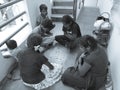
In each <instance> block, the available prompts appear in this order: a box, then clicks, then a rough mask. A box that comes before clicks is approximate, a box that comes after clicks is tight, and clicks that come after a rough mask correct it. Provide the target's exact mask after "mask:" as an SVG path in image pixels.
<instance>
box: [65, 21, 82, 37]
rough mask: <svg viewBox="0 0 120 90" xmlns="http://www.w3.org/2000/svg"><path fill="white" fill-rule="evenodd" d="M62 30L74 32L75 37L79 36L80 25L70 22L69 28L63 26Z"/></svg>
mask: <svg viewBox="0 0 120 90" xmlns="http://www.w3.org/2000/svg"><path fill="white" fill-rule="evenodd" d="M63 31H64V32H66V33H70V34H75V35H76V36H77V37H81V31H80V27H79V25H78V24H77V23H72V25H71V27H70V29H67V28H65V27H64V26H63Z"/></svg>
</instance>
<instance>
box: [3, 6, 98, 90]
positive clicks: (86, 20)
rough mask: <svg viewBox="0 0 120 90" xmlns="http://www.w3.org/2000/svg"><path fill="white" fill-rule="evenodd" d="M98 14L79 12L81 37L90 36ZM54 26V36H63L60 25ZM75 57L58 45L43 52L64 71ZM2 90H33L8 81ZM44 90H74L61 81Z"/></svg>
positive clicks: (92, 9) (92, 11)
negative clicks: (60, 65)
mask: <svg viewBox="0 0 120 90" xmlns="http://www.w3.org/2000/svg"><path fill="white" fill-rule="evenodd" d="M98 12H99V11H98V9H95V8H90V7H89V8H88V7H85V8H83V11H82V12H81V14H80V16H79V18H78V20H77V23H78V24H79V25H80V28H81V32H82V35H85V34H90V35H92V33H91V32H92V30H93V23H94V21H95V19H96V17H97V15H98ZM55 24H56V27H55V29H54V30H53V31H52V32H54V36H55V35H59V34H63V32H62V23H55ZM76 55H77V53H76V52H73V53H70V51H69V50H68V49H67V48H65V47H63V46H61V45H59V44H57V45H56V46H55V47H52V48H51V49H49V50H48V51H46V52H45V56H46V57H48V59H49V60H50V62H56V63H60V64H62V65H63V67H64V70H65V69H66V68H67V67H69V66H72V65H74V62H75V58H76ZM15 74H16V76H17V77H19V70H16V73H15ZM2 90H33V89H32V88H29V87H26V86H24V85H23V84H22V82H21V80H17V81H8V82H7V83H6V85H5V86H4V88H3V89H2ZM44 90H75V89H73V88H71V87H68V86H65V85H63V84H62V82H61V81H59V82H58V83H56V84H54V85H53V86H51V87H49V88H47V89H44Z"/></svg>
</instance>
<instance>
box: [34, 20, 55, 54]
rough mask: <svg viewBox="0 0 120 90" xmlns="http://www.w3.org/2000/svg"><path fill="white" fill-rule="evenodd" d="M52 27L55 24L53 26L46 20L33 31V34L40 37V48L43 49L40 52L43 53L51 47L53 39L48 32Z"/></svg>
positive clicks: (53, 25)
mask: <svg viewBox="0 0 120 90" xmlns="http://www.w3.org/2000/svg"><path fill="white" fill-rule="evenodd" d="M54 27H55V24H53V22H52V20H50V19H46V20H44V21H43V22H42V23H41V24H40V25H39V26H37V27H36V28H35V29H34V30H33V33H38V34H40V35H41V37H42V44H41V46H42V47H43V48H44V50H42V51H41V52H44V51H45V50H47V49H48V48H49V47H50V46H51V45H52V43H53V41H54V37H53V36H52V33H51V32H50V31H51V30H52V29H53V28H54Z"/></svg>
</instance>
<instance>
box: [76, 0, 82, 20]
mask: <svg viewBox="0 0 120 90" xmlns="http://www.w3.org/2000/svg"><path fill="white" fill-rule="evenodd" d="M82 7H83V3H82V0H77V12H76V20H77V18H78V16H79V13H80V11H81V9H82Z"/></svg>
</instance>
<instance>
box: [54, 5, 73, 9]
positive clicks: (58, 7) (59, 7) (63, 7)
mask: <svg viewBox="0 0 120 90" xmlns="http://www.w3.org/2000/svg"><path fill="white" fill-rule="evenodd" d="M52 9H73V6H53V7H52Z"/></svg>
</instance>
